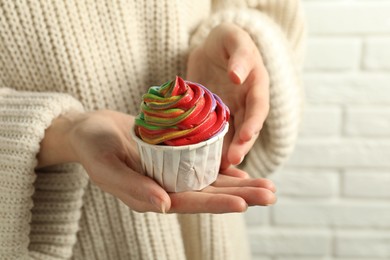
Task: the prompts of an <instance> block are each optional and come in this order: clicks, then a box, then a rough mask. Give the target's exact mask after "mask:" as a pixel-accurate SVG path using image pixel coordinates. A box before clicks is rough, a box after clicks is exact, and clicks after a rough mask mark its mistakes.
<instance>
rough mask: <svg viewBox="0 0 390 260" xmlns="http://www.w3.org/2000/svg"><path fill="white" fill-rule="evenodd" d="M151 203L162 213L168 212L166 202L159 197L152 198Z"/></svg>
mask: <svg viewBox="0 0 390 260" xmlns="http://www.w3.org/2000/svg"><path fill="white" fill-rule="evenodd" d="M150 201H151V202H152V204H153V205H154V206H155V207H156V208H157V209H158V210H159V211H160V212H162V213H164V214H165V210H166V207H165V204H164V202H163V201H162V200H161V199H160V198H158V197H151V198H150Z"/></svg>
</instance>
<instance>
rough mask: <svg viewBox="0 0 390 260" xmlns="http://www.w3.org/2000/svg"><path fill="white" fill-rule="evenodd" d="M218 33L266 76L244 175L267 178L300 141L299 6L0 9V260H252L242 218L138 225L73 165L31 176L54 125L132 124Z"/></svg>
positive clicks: (230, 1)
mask: <svg viewBox="0 0 390 260" xmlns="http://www.w3.org/2000/svg"><path fill="white" fill-rule="evenodd" d="M222 22H233V23H235V24H237V25H239V26H241V27H242V28H243V29H244V30H246V31H247V32H248V33H249V34H250V35H251V36H252V38H253V40H254V41H255V43H256V44H257V46H258V48H259V50H260V51H261V54H262V56H263V58H264V63H265V65H266V67H267V69H268V71H269V73H270V78H271V91H270V95H271V96H270V100H271V104H270V105H271V108H270V114H269V116H268V118H267V120H266V123H265V125H264V128H263V130H262V132H261V134H260V137H259V140H258V142H257V143H256V144H255V146H254V148H253V149H252V151H251V152H250V154H249V155H248V156H247V159H246V163H245V169H246V170H247V171H248V172H250V173H251V174H253V175H257V176H266V175H267V174H269V173H270V172H272V171H274V170H275V169H276V168H277V167H278V166H279V165H280V164H281V163H282V162H283V161H284V160H285V159H286V157H287V156H288V155H289V154H290V153H291V151H292V149H293V145H294V141H295V139H296V135H297V129H298V123H299V118H300V111H301V99H302V93H301V92H302V90H301V87H300V79H299V72H300V69H301V62H302V56H303V55H302V54H303V53H302V36H303V35H304V24H303V15H302V10H301V6H300V3H299V1H298V0H247V1H244V0H225V1H222V0H214V1H212V2H210V1H207V0H199V1H171V0H145V1H135V0H129V1H124V0H116V1H108V0H102V1H94V0H80V1H64V0H53V1H48V0H37V1H29V0H21V1H13V0H0V259H147V260H149V259H175V260H176V259H190V260H192V259H193V260H198V259H205V260H208V259H215V260H219V259H224V260H228V259H248V258H249V257H250V254H249V249H248V241H247V239H246V234H245V228H244V227H245V225H244V222H243V219H242V215H241V214H225V215H211V214H198V215H175V214H169V215H162V214H155V213H145V214H141V213H136V212H133V211H131V210H130V209H129V208H127V207H126V206H125V205H124V204H123V203H121V202H120V201H119V200H117V199H116V198H114V197H112V196H111V195H109V194H106V193H104V192H102V191H101V190H100V189H99V188H98V187H96V186H95V185H94V184H92V183H91V182H89V180H88V176H87V175H86V173H85V172H84V171H83V169H82V168H81V167H80V166H79V165H73V164H68V165H60V166H56V167H51V168H46V169H44V170H41V171H40V172H36V171H35V170H34V168H35V166H36V165H37V160H36V155H37V153H38V152H39V143H40V141H41V140H42V138H43V136H44V132H45V129H46V128H47V127H49V125H50V123H51V121H52V120H53V119H54V118H56V117H58V116H59V115H61V114H63V113H66V112H68V111H71V110H77V111H84V110H87V111H88V110H93V109H102V108H105V109H114V110H118V111H122V112H125V113H130V114H136V113H137V112H138V109H139V102H140V100H141V99H140V98H141V95H142V93H144V91H145V90H146V89H147V88H148V87H149V86H151V85H159V84H161V83H162V82H165V81H167V80H169V79H172V78H173V77H174V76H175V75H181V76H183V77H185V70H186V59H187V55H188V52H189V50H190V49H191V48H192V47H194V46H196V45H198V44H201V43H202V41H203V40H204V39H205V37H207V35H208V33H209V31H210V30H211V29H212V28H213V27H214V26H217V25H218V24H220V23H222ZM256 243H261V241H257V242H256Z"/></svg>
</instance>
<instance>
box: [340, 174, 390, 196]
mask: <svg viewBox="0 0 390 260" xmlns="http://www.w3.org/2000/svg"><path fill="white" fill-rule="evenodd" d="M389 187H390V174H389V171H388V170H387V171H386V170H384V171H379V170H364V171H363V170H346V172H345V173H344V181H343V187H342V190H343V195H344V196H347V197H353V198H359V197H363V198H378V199H389V198H390V189H389Z"/></svg>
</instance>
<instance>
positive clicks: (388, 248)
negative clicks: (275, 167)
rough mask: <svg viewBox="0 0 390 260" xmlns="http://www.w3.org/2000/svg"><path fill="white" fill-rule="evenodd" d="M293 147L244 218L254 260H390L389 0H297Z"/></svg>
mask: <svg viewBox="0 0 390 260" xmlns="http://www.w3.org/2000/svg"><path fill="white" fill-rule="evenodd" d="M303 2H304V5H305V9H306V15H307V19H308V28H309V35H308V36H309V37H308V42H307V43H308V44H307V58H306V63H305V67H304V69H305V71H304V82H305V91H306V111H305V114H304V122H303V124H302V131H301V134H300V138H299V142H298V144H297V147H296V150H295V152H294V154H293V155H292V156H291V158H290V159H289V161H288V163H287V164H286V165H285V167H284V168H283V169H281V170H280V171H278V172H277V173H275V174H274V175H272V176H271V179H272V180H273V181H274V182H275V183H276V185H277V189H278V192H277V194H278V203H277V204H276V205H275V206H272V207H268V208H264V207H256V208H250V209H249V210H248V212H247V214H246V218H247V223H248V227H249V228H248V230H249V236H250V241H251V248H252V252H253V256H254V260H383V259H390V0H303Z"/></svg>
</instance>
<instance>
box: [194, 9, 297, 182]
mask: <svg viewBox="0 0 390 260" xmlns="http://www.w3.org/2000/svg"><path fill="white" fill-rule="evenodd" d="M223 22H230V23H234V24H236V25H238V26H240V27H241V28H242V29H244V30H245V31H246V32H248V33H249V35H250V36H251V37H252V39H253V41H254V42H255V44H256V45H257V47H258V48H259V51H260V53H261V55H262V58H263V62H264V65H265V67H266V68H267V71H268V73H269V75H270V111H269V115H268V117H267V119H266V121H265V123H264V126H263V129H262V130H261V133H260V136H259V138H258V141H257V142H256V143H255V145H254V147H253V148H252V149H251V151H250V153H249V154H248V155H247V156H246V160H245V163H244V168H245V169H246V170H247V171H248V172H249V173H251V174H253V175H256V176H263V177H264V176H266V175H268V174H269V173H271V172H273V171H275V170H276V169H277V167H278V166H280V165H281V164H282V163H283V162H284V161H285V160H286V158H287V157H288V155H289V154H290V153H291V152H292V150H293V148H294V144H295V141H296V138H297V134H298V128H299V122H300V117H301V110H302V87H301V84H300V77H299V73H300V66H298V65H297V64H296V63H295V60H294V59H295V57H294V53H293V51H292V48H291V44H290V43H289V42H288V41H287V39H286V37H285V35H284V33H283V32H282V30H281V28H280V27H279V26H278V25H277V24H276V23H275V22H274V21H273V20H271V19H270V18H269V17H268V16H267V15H265V14H263V13H261V12H259V11H257V10H252V9H237V10H224V11H221V12H217V13H215V14H213V15H212V16H211V17H210V18H209V19H208V20H206V21H204V22H203V23H202V24H201V25H200V26H199V28H198V29H197V30H196V32H195V33H194V34H193V37H192V38H191V42H190V46H191V47H190V48H194V47H196V46H198V45H200V44H202V43H203V42H204V40H205V39H206V37H207V36H208V34H209V32H210V31H211V30H212V29H213V28H214V27H216V26H217V25H219V24H221V23H223Z"/></svg>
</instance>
